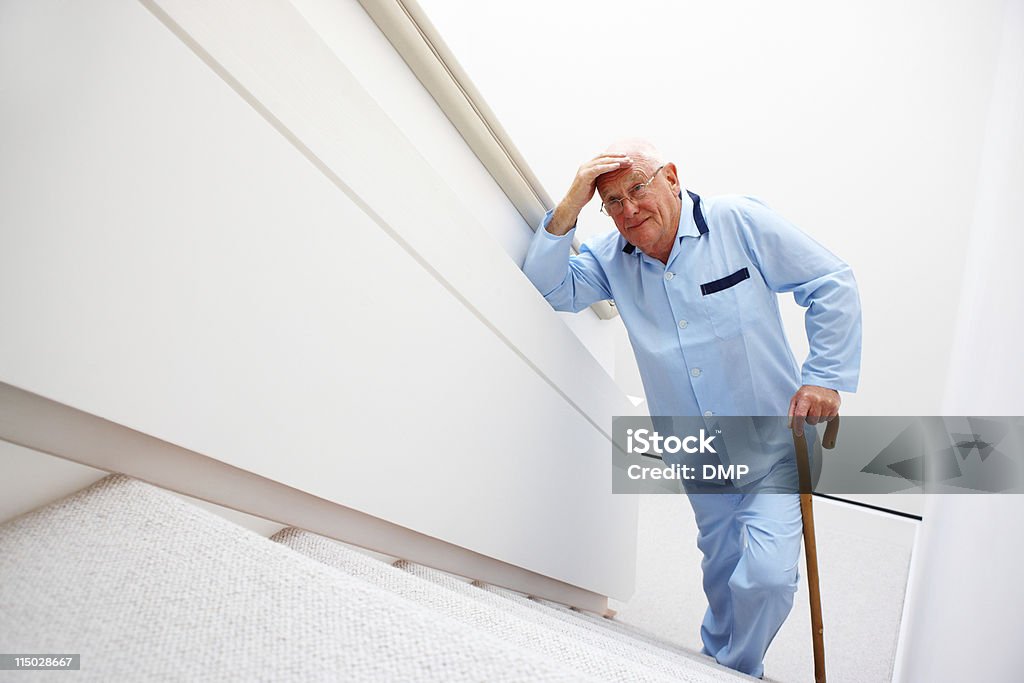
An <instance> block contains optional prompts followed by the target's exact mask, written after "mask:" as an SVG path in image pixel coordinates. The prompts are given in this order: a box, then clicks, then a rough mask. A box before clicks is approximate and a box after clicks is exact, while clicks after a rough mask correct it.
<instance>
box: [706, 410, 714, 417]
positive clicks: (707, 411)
mask: <svg viewBox="0 0 1024 683" xmlns="http://www.w3.org/2000/svg"><path fill="white" fill-rule="evenodd" d="M712 415H714V413H712V412H711V411H710V410H705V411H704V417H711V416H712Z"/></svg>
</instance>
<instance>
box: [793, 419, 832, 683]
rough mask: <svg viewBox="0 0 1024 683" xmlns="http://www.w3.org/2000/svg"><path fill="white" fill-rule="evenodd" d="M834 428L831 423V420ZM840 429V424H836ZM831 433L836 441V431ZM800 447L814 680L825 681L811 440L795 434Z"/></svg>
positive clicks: (798, 463)
mask: <svg viewBox="0 0 1024 683" xmlns="http://www.w3.org/2000/svg"><path fill="white" fill-rule="evenodd" d="M829 426H830V427H831V423H829ZM836 429H838V424H837V425H836ZM830 436H831V441H832V445H834V444H835V430H833V432H832V434H831V435H830ZM793 445H794V446H795V447H796V467H797V473H798V475H799V477H800V514H801V515H802V516H803V522H804V524H803V526H804V555H805V557H806V559H807V588H808V592H809V593H810V603H811V640H812V642H813V648H814V680H815V683H825V631H824V627H823V625H822V621H821V591H820V590H819V587H818V547H817V544H816V543H815V541H814V507H813V503H812V495H811V465H810V458H809V457H808V453H807V439H806V438H805V437H804V436H803V435H800V436H797V435H796V432H794V433H793Z"/></svg>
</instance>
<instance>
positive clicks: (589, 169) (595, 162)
mask: <svg viewBox="0 0 1024 683" xmlns="http://www.w3.org/2000/svg"><path fill="white" fill-rule="evenodd" d="M631 163H633V162H632V160H631V159H630V158H629V157H628V156H626V155H625V154H602V155H600V156H596V157H594V158H593V159H591V160H590V161H587V162H585V163H584V164H583V165H582V166H580V167H579V170H577V171H576V177H575V178H574V179H573V181H572V186H571V187H570V188H569V191H568V192H566V193H565V197H564V198H563V199H562V201H561V202H559V203H558V206H557V207H555V213H554V215H553V216H552V217H551V221H550V222H549V223H548V228H547V230H548V232H549V233H551V234H552V235H564V234H565V233H567V232H569V231H570V230H572V227H573V226H574V225H576V219H577V218H578V217H579V215H580V211H582V210H583V207H584V206H586V205H587V202H589V201H590V200H591V199H593V197H594V192H596V191H597V179H598V177H599V176H602V175H604V174H605V173H610V172H612V171H615V170H617V169H620V168H625V167H626V166H629V165H630V164H631Z"/></svg>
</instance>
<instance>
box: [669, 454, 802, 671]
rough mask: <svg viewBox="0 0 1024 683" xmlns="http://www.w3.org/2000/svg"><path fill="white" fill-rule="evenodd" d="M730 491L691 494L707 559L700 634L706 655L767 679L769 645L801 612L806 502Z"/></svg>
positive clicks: (791, 495) (703, 565) (700, 544)
mask: <svg viewBox="0 0 1024 683" xmlns="http://www.w3.org/2000/svg"><path fill="white" fill-rule="evenodd" d="M790 462H792V461H790ZM784 466H785V465H783V467H784ZM791 466H792V465H791ZM792 467H793V469H794V471H795V466H792ZM718 490H722V489H718ZM727 490H729V491H730V492H728V493H726V492H723V493H690V494H689V496H688V497H689V499H690V504H691V505H692V507H693V512H694V514H695V515H696V518H697V527H698V529H699V533H698V535H697V547H698V548H700V550H701V552H702V553H704V560H703V561H702V562H701V568H702V569H703V570H704V594H705V595H707V598H708V609H707V612H706V613H705V615H704V622H703V623H702V624H701V629H700V635H701V640H702V641H703V642H704V648H703V650H702V652H703V653H704V654H706V655H710V656H712V657H714V658H715V659H716V660H717V661H718V662H719V663H721V664H723V665H724V666H728V667H730V668H732V669H737V670H738V671H742V672H744V673H747V674H750V675H751V676H756V677H760V676H762V675H763V674H764V654H765V652H766V651H767V650H768V645H769V644H770V643H771V642H772V639H773V638H774V637H775V634H776V633H778V631H779V628H780V627H781V626H782V622H783V621H785V620H786V617H787V616H788V615H789V611H790V609H791V608H792V607H793V594H794V593H796V588H797V579H798V577H799V570H798V567H797V565H798V564H799V561H800V542H801V539H802V530H803V522H802V520H801V516H800V497H799V495H798V494H796V493H742V492H740V491H739V489H736V488H735V487H732V486H729V487H728V489H727ZM790 490H792V489H790ZM731 491H736V492H735V493H733V492H731Z"/></svg>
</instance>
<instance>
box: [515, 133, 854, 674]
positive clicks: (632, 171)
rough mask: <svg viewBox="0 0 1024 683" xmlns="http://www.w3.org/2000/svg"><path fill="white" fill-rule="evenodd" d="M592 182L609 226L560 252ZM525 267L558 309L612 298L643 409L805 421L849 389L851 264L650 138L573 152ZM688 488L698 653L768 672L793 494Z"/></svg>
mask: <svg viewBox="0 0 1024 683" xmlns="http://www.w3.org/2000/svg"><path fill="white" fill-rule="evenodd" d="M595 192H597V193H598V194H599V195H600V199H601V210H602V211H603V212H604V213H605V214H607V215H608V216H610V217H611V219H612V220H613V221H614V222H615V227H616V228H617V229H618V232H609V233H608V234H606V235H603V236H601V237H597V238H595V239H593V240H590V241H589V242H587V243H585V244H584V245H583V247H582V249H581V250H580V253H579V255H578V256H570V250H569V247H570V243H571V241H572V234H573V231H574V230H575V227H576V220H577V217H578V216H579V213H580V211H581V210H582V209H583V207H584V206H585V205H586V204H587V203H588V202H589V201H590V200H591V199H592V198H593V196H594V193H595ZM523 271H524V272H525V273H526V275H527V277H529V278H530V280H531V281H532V282H533V284H534V285H535V286H536V287H537V289H538V290H540V292H541V294H543V295H544V298H545V299H547V300H548V302H550V303H551V305H552V306H553V307H554V308H556V309H557V310H561V311H580V310H583V309H584V308H586V307H588V306H589V305H590V304H592V303H594V302H596V301H600V300H603V299H613V300H614V301H615V304H616V307H617V309H618V311H619V313H620V315H621V316H622V321H623V323H624V324H625V325H626V329H627V330H628V332H629V338H630V341H631V343H632V345H633V351H634V353H635V354H636V359H637V365H638V367H639V369H640V376H641V379H642V380H643V384H644V390H645V393H646V395H647V401H648V407H649V410H650V414H651V415H660V416H704V417H711V416H713V415H722V416H729V415H742V416H759V415H762V416H771V415H776V416H781V415H786V414H788V415H789V416H790V417H791V418H792V419H794V420H795V421H796V425H795V427H796V428H797V429H798V430H802V426H803V421H804V420H806V422H807V424H816V423H817V422H818V421H820V420H827V419H830V418H832V417H834V416H835V415H836V414H837V411H838V409H839V404H840V397H839V393H838V392H839V391H849V392H852V391H855V390H856V387H857V378H858V373H859V366H860V332H861V329H860V328H861V326H860V303H859V299H858V296H857V286H856V282H855V281H854V278H853V273H852V272H851V270H850V268H849V266H847V265H846V264H845V263H843V262H842V261H841V260H840V259H838V258H836V257H835V256H834V255H832V254H831V253H830V252H829V251H828V250H826V249H825V248H824V247H822V246H821V245H819V244H818V243H817V242H815V241H814V240H812V239H811V238H810V237H808V236H807V235H805V234H804V233H802V232H800V231H799V230H798V229H797V228H795V227H794V226H793V225H791V224H790V223H788V222H787V221H786V220H785V219H783V218H782V217H780V216H779V215H778V214H776V213H775V212H773V211H772V210H771V209H769V208H768V207H767V206H765V205H764V204H763V203H762V202H760V201H758V200H756V199H752V198H749V197H739V196H736V197H731V196H730V197H715V198H706V197H700V196H698V195H697V194H695V193H693V192H691V191H688V190H686V191H684V189H683V187H682V185H681V181H680V178H679V173H678V169H677V168H676V166H675V164H673V163H671V162H666V161H665V160H664V159H662V158H661V155H660V154H659V153H658V151H657V150H656V149H655V148H654V147H653V146H651V145H650V144H649V143H647V142H644V141H640V140H625V141H621V142H619V143H616V144H614V145H612V146H611V147H610V148H609V149H608V150H607V151H606V152H605V153H604V154H601V155H600V156H597V157H595V158H594V159H592V160H590V161H587V162H586V163H584V164H583V165H582V166H580V168H579V170H578V171H577V173H576V178H575V180H574V181H573V183H572V186H571V187H570V188H569V191H568V193H567V194H566V195H565V198H564V199H562V201H561V202H560V203H559V204H558V206H557V207H556V208H555V209H554V210H553V211H550V212H548V214H547V216H546V217H545V219H544V222H543V224H542V226H541V228H540V229H538V230H537V234H536V235H535V236H534V239H533V241H532V243H531V245H530V249H529V252H528V254H527V257H526V262H525V264H524V265H523ZM779 292H792V293H793V296H794V298H795V299H796V301H797V303H798V304H800V305H801V306H804V307H806V308H807V313H806V316H805V318H806V329H807V336H808V340H809V342H810V353H809V355H808V357H807V359H806V360H805V361H804V363H803V366H802V368H801V367H800V366H798V365H797V363H796V360H795V359H794V357H793V352H792V350H791V349H790V347H789V344H788V343H787V341H786V337H785V333H784V332H783V326H782V320H781V318H780V315H779V307H778V301H777V297H776V294H777V293H779ZM769 465H772V463H769ZM697 490H699V489H697ZM688 492H690V493H691V495H689V499H690V503H691V506H692V507H693V511H694V515H695V517H696V521H697V526H698V528H699V534H698V538H697V545H698V547H699V548H700V550H701V552H702V553H703V555H704V561H703V562H702V565H701V566H702V569H703V572H704V592H705V594H706V596H707V600H708V608H707V612H706V614H705V617H704V621H703V623H702V625H701V639H702V641H703V643H704V647H703V652H704V653H705V654H707V655H710V656H712V657H714V658H715V659H716V660H718V661H719V662H720V663H722V664H724V665H726V666H729V667H732V668H734V669H738V670H740V671H743V672H745V673H748V674H751V675H753V676H762V675H763V673H764V664H763V660H764V654H765V652H766V650H767V648H768V645H769V644H770V643H771V640H772V638H774V637H775V634H776V633H777V632H778V630H779V627H780V626H781V625H782V623H783V621H784V620H785V619H786V616H787V615H788V614H789V612H790V609H791V608H792V605H793V594H794V593H795V591H796V586H797V577H798V573H797V572H798V570H797V564H798V560H799V555H800V538H801V517H800V506H799V498H798V496H797V495H796V494H795V493H784V494H764V493H761V494H758V493H745V492H744V489H743V488H730V489H728V492H722V493H715V494H705V493H698V494H694V493H692V492H691V491H688Z"/></svg>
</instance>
